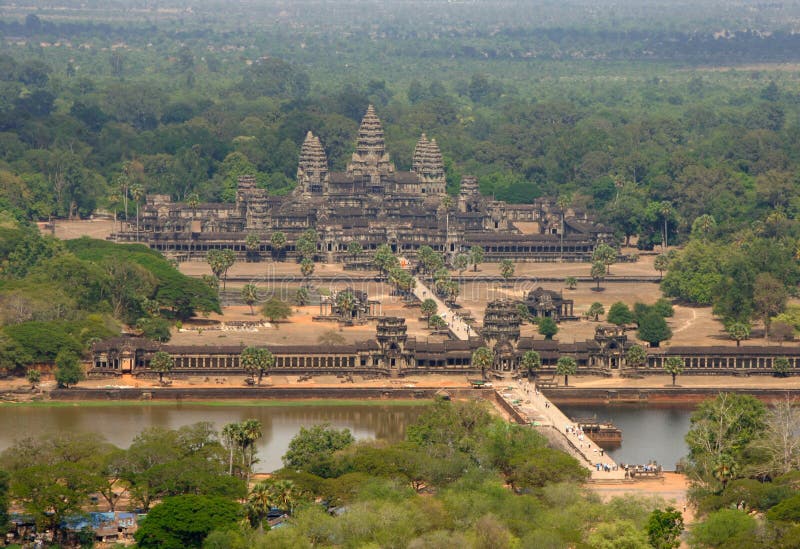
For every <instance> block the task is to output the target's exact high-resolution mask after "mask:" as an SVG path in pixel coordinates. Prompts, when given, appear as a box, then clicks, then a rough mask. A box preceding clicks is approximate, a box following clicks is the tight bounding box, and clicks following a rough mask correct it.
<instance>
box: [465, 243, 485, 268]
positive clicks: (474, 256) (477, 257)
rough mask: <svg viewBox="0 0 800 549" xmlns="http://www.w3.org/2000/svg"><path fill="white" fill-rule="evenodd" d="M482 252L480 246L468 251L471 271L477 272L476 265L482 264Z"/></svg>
mask: <svg viewBox="0 0 800 549" xmlns="http://www.w3.org/2000/svg"><path fill="white" fill-rule="evenodd" d="M483 257H484V251H483V248H482V247H481V246H473V247H472V248H470V249H469V261H470V263H472V270H473V271H475V272H477V271H478V265H480V264H481V263H483Z"/></svg>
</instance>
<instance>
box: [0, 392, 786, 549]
mask: <svg viewBox="0 0 800 549" xmlns="http://www.w3.org/2000/svg"><path fill="white" fill-rule="evenodd" d="M797 411H798V410H797V407H796V406H793V405H792V404H791V403H790V402H784V403H779V404H778V405H777V406H776V407H775V408H773V409H770V410H767V409H766V408H765V406H764V405H763V404H762V403H760V402H759V401H758V400H756V399H754V398H753V397H750V396H743V395H730V394H725V393H723V394H721V395H719V396H718V397H717V398H715V399H712V400H708V401H705V402H703V403H702V404H701V405H700V406H699V408H698V411H697V412H696V413H695V414H693V416H692V419H691V426H690V429H689V433H688V435H687V437H686V440H687V443H688V445H689V448H690V454H689V456H688V458H687V460H686V463H685V467H686V470H687V473H688V474H689V475H690V477H691V478H692V480H693V481H694V487H693V489H692V492H691V498H692V502H693V503H694V505H695V506H696V508H697V510H698V511H699V512H700V513H702V514H703V515H704V519H703V520H698V521H695V522H694V523H693V524H691V525H688V528H687V530H688V532H686V533H684V532H683V530H684V526H685V524H684V520H683V517H682V513H681V511H680V510H678V509H675V508H674V507H671V506H670V505H669V504H668V503H666V502H665V501H663V500H661V499H659V498H645V497H635V496H630V495H627V496H619V497H613V498H611V499H610V500H609V501H605V502H604V501H601V499H600V498H599V497H598V496H597V495H595V494H594V493H592V492H591V491H587V490H584V489H583V488H582V486H581V482H582V480H583V479H584V478H585V477H586V475H587V470H586V469H585V468H584V467H583V466H582V465H581V464H579V463H578V462H577V461H576V460H575V459H573V458H572V457H570V456H569V455H567V454H565V453H563V452H561V451H559V450H554V449H552V448H549V447H548V446H547V445H546V439H545V437H544V436H542V435H541V434H539V433H538V432H537V431H536V430H533V429H530V428H528V427H526V426H521V425H510V424H508V423H507V422H506V421H505V420H504V419H502V418H499V417H497V416H496V415H494V414H492V413H491V411H490V409H489V406H488V404H487V403H485V402H480V403H478V402H449V401H444V400H438V401H436V402H435V403H434V404H432V405H430V406H429V407H428V409H427V410H426V411H425V412H424V413H423V414H422V416H421V417H420V418H419V420H418V421H417V422H415V423H414V424H412V425H409V426H408V428H407V430H406V436H405V439H404V440H403V441H401V442H398V443H394V444H389V443H386V442H381V441H369V440H360V441H356V440H355V439H354V437H353V435H352V434H351V433H350V431H349V430H347V429H336V428H334V427H331V426H330V425H314V426H309V427H307V428H305V427H304V428H301V430H300V432H299V433H298V434H297V435H296V436H295V437H294V438H293V439H292V441H291V442H290V443H289V447H288V449H287V451H286V453H285V454H284V455H283V458H282V460H283V464H284V467H283V468H282V469H280V470H278V471H276V472H275V473H274V474H273V475H271V476H270V477H268V478H263V479H259V480H258V481H256V482H252V483H250V482H248V481H251V480H252V478H251V476H252V472H253V465H254V464H255V463H257V461H258V455H257V450H256V443H257V441H259V439H261V438H262V437H264V436H266V435H265V433H264V429H263V427H262V425H261V424H260V422H259V421H257V420H253V419H247V420H244V421H241V422H237V423H231V424H227V425H225V426H224V427H223V429H222V430H221V431H217V430H216V429H215V428H214V427H213V425H211V424H210V423H198V424H195V425H189V426H184V427H181V428H180V429H177V430H169V429H165V428H163V427H150V428H148V429H146V430H144V431H143V432H141V433H140V434H139V435H138V436H136V437H135V438H134V440H133V442H132V443H131V445H130V447H129V448H127V449H120V448H117V447H115V446H113V445H112V444H110V443H108V442H106V441H105V440H103V439H102V438H101V437H99V436H97V435H96V434H94V433H71V432H62V433H58V434H53V435H52V436H49V437H43V438H35V437H29V438H24V439H22V440H20V441H18V442H17V443H16V444H15V445H14V446H13V447H11V448H9V449H7V450H6V451H4V452H2V453H0V467H2V469H4V470H5V471H8V472H7V473H6V472H4V471H3V470H0V531H2V529H3V528H4V526H5V524H4V522H5V517H6V508H7V506H8V504H9V502H11V501H13V502H15V503H16V504H17V505H19V506H21V507H22V508H24V510H25V512H26V513H28V515H29V516H30V517H31V518H32V519H34V520H35V521H36V524H37V525H38V526H39V527H41V528H50V529H52V530H53V531H54V532H55V538H56V540H61V541H71V542H73V543H74V542H77V544H79V545H80V546H81V547H89V546H91V544H90V543H88V542H87V540H91V539H92V537H93V534H92V533H91V531H89V532H87V531H85V530H84V531H82V530H79V529H78V528H76V527H74V526H72V525H74V524H75V523H76V520H75V518H74V517H76V516H78V515H79V513H80V512H81V511H82V510H83V509H85V508H86V507H87V506H88V505H89V501H90V498H91V496H92V495H93V494H95V495H96V496H97V499H98V500H99V501H102V502H103V505H104V506H107V507H110V508H111V509H117V510H122V509H125V508H130V509H139V510H140V511H144V512H147V516H146V518H144V519H142V520H141V521H140V525H139V528H138V531H136V533H135V534H134V537H135V539H136V541H137V546H138V547H141V548H151V547H152V548H159V549H172V548H175V549H179V548H186V547H196V548H199V547H203V548H207V549H239V548H241V549H245V548H259V547H264V548H267V547H269V548H273V549H277V548H284V547H285V548H287V549H288V548H291V549H295V548H306V547H308V548H310V547H348V548H349V547H352V548H356V547H360V548H363V547H383V548H398V549H399V548H414V549H422V548H429V547H430V548H433V547H435V548H437V549H440V548H474V549H484V548H485V549H490V548H491V549H506V548H508V549H511V548H521V547H548V548H554V549H555V548H562V547H574V548H581V549H582V548H587V549H588V548H591V549H619V548H625V549H650V548H655V549H674V548H676V547H678V546H680V545H681V542H682V541H683V542H688V545H689V546H691V547H696V548H706V549H707V548H720V549H723V548H726V549H734V548H736V549H750V548H752V549H756V548H762V547H773V548H776V549H781V548H786V549H788V548H791V547H797V541H798V539H799V538H798V536H800V514H799V513H800V496H798V494H797V490H796V486H797V478H798V477H797V470H796V468H797V459H798V453H797V449H796V447H797V442H798V434H797V432H796V430H795V431H792V429H793V428H796V426H797V421H798V417H797ZM54 502H55V503H54ZM679 504H680V502H679ZM277 517H283V519H280V520H278V521H277V523H280V526H278V524H277V523H276V521H274V519H275V518H277ZM271 519H272V520H271ZM270 526H276V527H274V528H271V527H270Z"/></svg>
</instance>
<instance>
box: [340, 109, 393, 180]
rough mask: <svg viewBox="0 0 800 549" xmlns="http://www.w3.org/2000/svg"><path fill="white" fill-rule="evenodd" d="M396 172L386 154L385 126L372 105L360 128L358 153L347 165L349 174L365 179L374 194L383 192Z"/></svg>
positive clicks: (355, 153)
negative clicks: (389, 178)
mask: <svg viewBox="0 0 800 549" xmlns="http://www.w3.org/2000/svg"><path fill="white" fill-rule="evenodd" d="M394 171H395V168H394V164H392V161H391V160H390V158H389V154H388V153H387V152H386V143H385V141H384V139H383V126H382V125H381V121H380V120H379V119H378V115H376V114H375V108H374V107H373V106H372V105H370V106H369V107H368V108H367V113H366V114H365V115H364V118H363V119H362V120H361V126H360V127H359V128H358V141H357V142H356V151H355V152H354V153H353V157H352V159H351V160H350V163H349V164H348V165H347V173H348V174H349V175H351V176H353V177H355V178H359V177H360V178H363V179H362V180H364V181H365V182H368V187H369V188H370V190H371V191H374V192H383V190H384V187H385V185H386V182H387V176H389V175H390V174H393V173H394Z"/></svg>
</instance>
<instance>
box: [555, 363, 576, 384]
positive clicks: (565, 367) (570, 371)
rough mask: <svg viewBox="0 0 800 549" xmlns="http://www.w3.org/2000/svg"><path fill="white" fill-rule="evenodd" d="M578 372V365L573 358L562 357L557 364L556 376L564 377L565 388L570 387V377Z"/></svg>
mask: <svg viewBox="0 0 800 549" xmlns="http://www.w3.org/2000/svg"><path fill="white" fill-rule="evenodd" d="M577 372H578V363H577V362H575V359H574V358H572V357H571V356H562V357H561V358H559V359H558V362H556V374H557V375H560V376H564V386H565V387H566V386H567V385H569V376H574V375H575V374H576V373H577Z"/></svg>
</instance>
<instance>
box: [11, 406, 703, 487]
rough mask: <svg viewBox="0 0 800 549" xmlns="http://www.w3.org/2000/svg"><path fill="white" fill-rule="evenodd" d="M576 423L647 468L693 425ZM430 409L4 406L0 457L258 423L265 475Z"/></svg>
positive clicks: (607, 412)
mask: <svg viewBox="0 0 800 549" xmlns="http://www.w3.org/2000/svg"><path fill="white" fill-rule="evenodd" d="M561 408H562V410H563V411H564V412H565V413H566V414H568V415H570V416H571V417H591V416H593V415H596V416H597V418H598V419H600V420H605V419H609V420H612V421H613V422H614V423H615V424H616V425H617V426H619V427H620V428H622V430H623V444H622V447H620V448H618V449H615V450H610V451H609V454H610V455H611V456H612V457H613V458H614V459H615V460H616V461H617V462H618V463H646V462H647V461H649V460H651V459H655V460H657V461H658V462H659V463H661V464H663V465H664V467H665V468H666V469H669V470H671V469H674V467H675V463H676V462H677V461H678V460H679V459H680V458H681V457H683V456H684V455H685V454H686V446H685V443H684V441H683V437H684V435H685V434H686V431H687V430H688V426H689V415H690V414H691V408H689V407H686V406H659V407H646V408H645V407H605V406H562V407H561ZM423 410H424V404H421V403H420V404H417V403H405V402H402V403H390V404H385V403H375V402H365V403H364V404H350V403H343V404H338V403H337V404H328V403H322V404H310V403H306V402H300V403H287V404H285V405H283V404H281V405H273V404H270V405H268V406H258V405H252V404H248V403H235V404H234V403H231V404H227V403H222V404H214V405H209V404H198V403H159V404H153V405H148V404H138V403H137V404H135V405H102V406H82V405H76V406H74V407H73V406H64V407H47V406H43V407H38V406H4V407H0V450H2V449H5V448H8V447H9V446H11V445H12V444H13V442H14V440H15V439H19V438H23V437H25V436H28V435H36V434H46V433H50V432H54V431H85V432H92V431H94V432H97V433H98V434H100V435H102V436H104V437H105V438H106V439H107V440H108V441H109V442H111V443H113V444H116V445H117V446H120V447H127V446H128V445H129V444H130V443H131V441H132V440H133V438H134V437H135V436H136V435H137V434H138V433H139V432H140V431H142V430H143V429H145V428H147V427H150V426H160V427H165V428H171V429H174V428H178V427H181V426H183V425H189V424H192V423H196V422H198V421H210V422H212V423H213V424H214V425H215V427H216V428H218V429H221V428H222V426H223V425H225V424H226V423H230V422H233V421H241V420H244V419H247V418H256V419H258V420H259V421H261V423H262V425H263V431H264V437H263V438H262V439H261V441H260V442H259V445H258V446H259V447H258V454H259V458H260V462H259V463H258V464H257V465H256V469H257V470H258V471H261V472H266V471H273V470H275V469H277V468H279V467H281V460H280V458H281V456H282V455H283V454H284V453H285V451H286V448H287V447H288V445H289V441H290V440H291V439H292V437H293V436H294V435H295V434H296V433H297V432H298V431H299V430H300V427H301V426H310V425H314V424H317V423H330V424H331V425H333V426H335V427H338V428H342V427H347V428H349V429H350V430H351V431H352V432H353V434H354V435H355V437H356V438H358V439H369V438H376V439H383V440H387V441H390V442H395V441H398V440H401V439H402V438H403V436H404V434H405V430H406V427H407V426H408V425H409V424H411V423H413V422H414V421H415V420H416V419H417V418H418V417H419V415H420V414H421V413H422V412H423Z"/></svg>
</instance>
